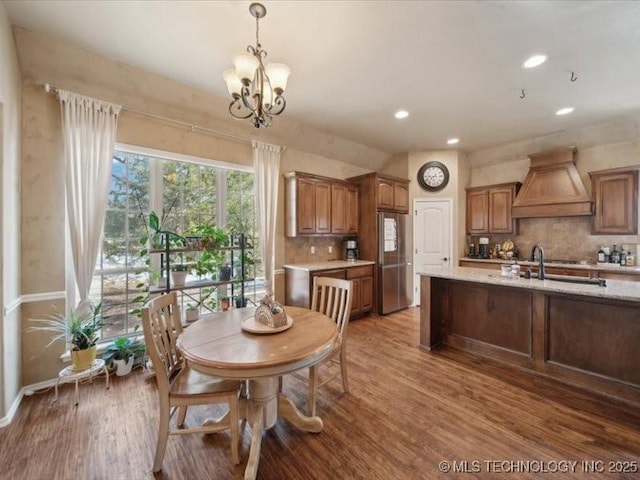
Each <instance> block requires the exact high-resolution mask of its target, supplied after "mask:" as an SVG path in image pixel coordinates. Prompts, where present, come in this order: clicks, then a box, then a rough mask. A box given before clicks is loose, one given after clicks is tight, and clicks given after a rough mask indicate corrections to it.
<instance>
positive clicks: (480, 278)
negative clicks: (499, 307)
mask: <svg viewBox="0 0 640 480" xmlns="http://www.w3.org/2000/svg"><path fill="white" fill-rule="evenodd" d="M420 274H421V275H423V276H428V277H437V278H447V279H450V280H464V281H468V282H478V283H488V284H492V285H502V286H507V287H517V288H528V289H532V290H543V291H547V292H558V293H568V294H572V295H585V296H588V297H599V298H608V299H615V300H628V301H635V302H638V301H640V282H632V281H624V280H609V279H608V280H607V286H606V287H600V286H598V285H587V284H581V283H566V282H558V281H554V280H538V279H537V278H520V277H518V278H513V277H503V276H502V275H500V273H499V271H496V272H493V271H491V270H487V269H483V268H471V267H452V268H444V269H440V270H438V269H428V270H423V271H422V272H420Z"/></svg>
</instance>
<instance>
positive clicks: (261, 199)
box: [252, 140, 282, 295]
mask: <svg viewBox="0 0 640 480" xmlns="http://www.w3.org/2000/svg"><path fill="white" fill-rule="evenodd" d="M252 146H253V170H254V182H253V184H254V195H255V202H256V210H257V212H258V228H259V231H260V251H261V253H262V263H263V265H264V279H265V290H266V294H267V295H272V294H273V272H274V264H275V251H276V214H277V209H278V183H279V180H280V152H281V150H282V149H281V147H279V146H277V145H269V144H267V143H262V142H258V141H255V140H254V141H253V142H252Z"/></svg>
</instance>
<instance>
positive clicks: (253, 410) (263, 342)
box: [177, 307, 338, 480]
mask: <svg viewBox="0 0 640 480" xmlns="http://www.w3.org/2000/svg"><path fill="white" fill-rule="evenodd" d="M285 309H286V313H287V315H288V316H290V317H291V318H292V319H293V325H292V326H291V327H290V328H288V329H287V330H284V331H281V332H277V333H269V334H258V333H250V332H246V331H244V330H242V328H241V324H242V321H243V320H244V319H246V318H248V317H253V314H254V312H255V308H239V309H232V310H229V311H226V312H216V313H213V314H211V315H206V316H204V317H202V318H201V319H200V320H198V321H197V322H195V323H194V324H192V325H190V326H189V327H188V328H186V329H185V330H184V332H183V333H182V335H181V336H180V337H179V338H178V342H177V346H178V349H179V350H180V352H181V353H182V355H183V356H184V358H185V359H186V360H187V362H188V364H189V366H190V367H191V368H193V369H194V370H197V371H199V372H202V373H205V374H208V375H213V376H216V377H221V378H228V379H236V380H248V391H247V392H246V399H244V401H241V405H242V406H241V411H240V416H241V418H242V417H244V418H246V419H247V420H248V421H249V423H250V425H251V429H252V437H251V448H250V451H249V460H248V462H247V467H246V469H245V475H244V478H245V479H251V480H253V479H255V478H256V474H257V472H258V461H259V459H260V447H261V442H262V432H263V430H266V429H269V428H271V427H273V425H275V423H276V420H277V419H278V417H282V418H284V419H286V420H288V421H289V422H290V423H291V424H292V425H294V426H296V427H297V428H300V429H301V430H305V431H308V432H320V431H321V430H322V426H323V425H322V419H321V418H320V417H317V416H316V417H308V416H306V415H303V414H302V413H301V412H300V411H299V410H298V409H297V408H296V406H295V405H294V403H293V402H292V401H291V399H289V398H288V397H287V396H286V395H284V394H283V393H282V391H281V385H282V384H281V377H282V375H284V374H287V373H291V372H294V371H296V370H299V369H301V368H306V367H310V366H311V365H314V364H316V363H318V362H321V361H322V360H324V359H325V358H327V357H328V356H329V355H330V354H331V352H332V351H333V349H334V348H335V346H336V342H337V341H338V329H337V328H336V324H335V322H333V321H332V320H331V319H330V318H329V317H326V316H324V315H322V314H320V313H318V312H314V311H312V310H307V309H305V308H298V307H285ZM245 405H246V407H244V406H245Z"/></svg>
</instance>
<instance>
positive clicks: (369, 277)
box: [346, 265, 373, 317]
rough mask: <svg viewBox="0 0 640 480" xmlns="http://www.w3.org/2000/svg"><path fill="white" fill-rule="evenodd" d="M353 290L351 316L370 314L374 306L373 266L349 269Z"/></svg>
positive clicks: (348, 275) (348, 273)
mask: <svg viewBox="0 0 640 480" xmlns="http://www.w3.org/2000/svg"><path fill="white" fill-rule="evenodd" d="M346 274H347V280H351V281H352V282H353V287H352V290H351V316H352V317H353V316H355V315H359V314H361V313H368V312H370V311H371V308H372V306H373V265H366V266H362V267H351V268H347V271H346Z"/></svg>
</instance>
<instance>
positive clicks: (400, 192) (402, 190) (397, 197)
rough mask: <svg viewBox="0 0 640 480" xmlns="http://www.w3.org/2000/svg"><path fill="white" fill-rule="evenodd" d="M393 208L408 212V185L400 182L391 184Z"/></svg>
mask: <svg viewBox="0 0 640 480" xmlns="http://www.w3.org/2000/svg"><path fill="white" fill-rule="evenodd" d="M393 208H395V209H396V210H398V211H399V212H402V213H409V187H408V186H407V185H404V184H402V183H394V184H393Z"/></svg>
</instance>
